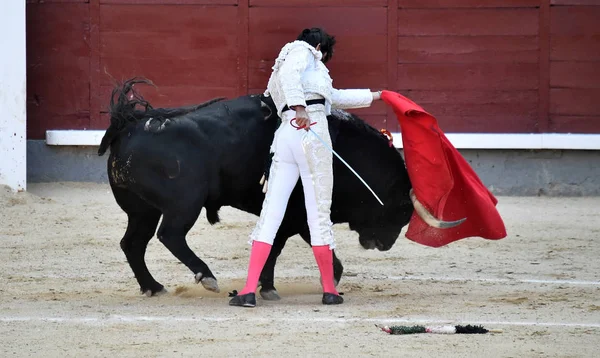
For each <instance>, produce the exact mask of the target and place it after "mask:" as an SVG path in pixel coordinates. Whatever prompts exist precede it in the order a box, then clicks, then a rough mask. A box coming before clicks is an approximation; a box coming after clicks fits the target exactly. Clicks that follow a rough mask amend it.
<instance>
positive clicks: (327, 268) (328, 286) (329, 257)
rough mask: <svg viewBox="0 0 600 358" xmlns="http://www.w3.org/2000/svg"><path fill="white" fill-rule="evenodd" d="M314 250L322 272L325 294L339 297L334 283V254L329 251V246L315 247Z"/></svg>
mask: <svg viewBox="0 0 600 358" xmlns="http://www.w3.org/2000/svg"><path fill="white" fill-rule="evenodd" d="M312 249H313V253H314V255H315V259H316V260H317V265H318V266H319V271H320V272H321V281H322V283H323V292H325V293H333V294H336V295H339V293H338V291H337V290H336V289H335V284H334V282H333V252H332V251H331V250H329V245H324V246H313V247H312Z"/></svg>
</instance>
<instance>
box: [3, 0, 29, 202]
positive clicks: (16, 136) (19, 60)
mask: <svg viewBox="0 0 600 358" xmlns="http://www.w3.org/2000/svg"><path fill="white" fill-rule="evenodd" d="M25 60H26V58H25V1H24V0H20V1H19V0H0V185H8V186H10V187H11V188H12V189H13V190H25V189H26V177H27V172H26V162H25V161H26V153H27V151H26V143H27V142H26V139H27V138H26V135H25V129H26V127H25V124H26V118H27V112H26V96H27V90H26V62H25Z"/></svg>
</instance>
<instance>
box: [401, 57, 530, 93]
mask: <svg viewBox="0 0 600 358" xmlns="http://www.w3.org/2000/svg"><path fill="white" fill-rule="evenodd" d="M538 76H539V72H538V67H537V64H530V63H480V64H399V65H398V83H397V88H399V89H409V90H410V89H420V90H448V89H458V90H462V89H485V90H526V89H537V88H538Z"/></svg>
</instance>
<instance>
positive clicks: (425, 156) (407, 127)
mask: <svg viewBox="0 0 600 358" xmlns="http://www.w3.org/2000/svg"><path fill="white" fill-rule="evenodd" d="M381 98H382V99H383V101H385V102H386V103H387V104H388V105H390V106H391V107H392V108H393V109H394V112H395V113H396V116H397V117H398V122H399V123H400V127H401V131H402V142H403V147H404V159H405V161H406V168H407V170H408V175H409V177H410V181H411V183H412V186H413V190H414V193H415V195H416V197H417V199H418V200H419V201H420V202H421V203H422V204H423V205H424V206H425V207H426V208H427V209H428V210H429V211H430V212H431V213H432V214H433V215H434V216H435V217H436V218H438V219H440V220H446V221H454V220H459V219H462V218H467V220H466V221H465V222H463V223H462V224H460V225H458V226H456V227H454V228H450V229H437V228H433V227H431V226H429V225H427V224H426V223H425V222H424V221H423V220H422V219H421V218H420V217H419V216H418V215H417V213H416V212H415V213H413V216H412V217H411V219H410V223H409V226H408V231H407V233H406V237H407V238H408V239H410V240H412V241H415V242H417V243H419V244H422V245H427V246H432V247H440V246H444V245H447V244H449V243H451V242H454V241H456V240H460V239H464V238H466V237H475V236H478V237H482V238H485V239H490V240H498V239H502V238H504V237H506V229H505V227H504V222H503V221H502V218H501V217H500V214H499V213H498V210H496V204H497V203H498V200H497V199H496V198H495V197H494V195H492V193H491V192H490V191H489V190H488V189H487V188H486V187H485V186H484V185H483V183H482V182H481V180H480V179H479V177H478V176H477V174H476V173H475V171H473V169H472V168H471V166H470V165H469V164H468V163H467V161H466V160H465V159H464V158H463V156H462V155H461V154H460V153H459V152H458V151H457V150H456V148H454V146H453V145H452V144H451V143H450V141H449V140H448V139H447V138H446V136H445V135H444V133H443V132H442V130H441V129H440V127H439V126H438V124H437V121H436V119H435V118H434V117H433V116H432V115H431V114H429V113H427V112H425V110H424V109H423V108H421V107H420V106H419V105H417V104H416V103H414V102H413V101H411V100H409V99H408V98H406V97H404V96H402V95H401V94H398V93H396V92H392V91H383V92H382V95H381Z"/></svg>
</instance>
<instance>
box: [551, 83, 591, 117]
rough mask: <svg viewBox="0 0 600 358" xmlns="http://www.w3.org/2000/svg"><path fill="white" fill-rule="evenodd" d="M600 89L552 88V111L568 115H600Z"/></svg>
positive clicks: (552, 112)
mask: <svg viewBox="0 0 600 358" xmlns="http://www.w3.org/2000/svg"><path fill="white" fill-rule="evenodd" d="M598 98H600V89H598V88H594V89H574V88H551V89H550V113H551V114H553V115H556V114H558V115H568V116H597V115H600V101H598Z"/></svg>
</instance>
